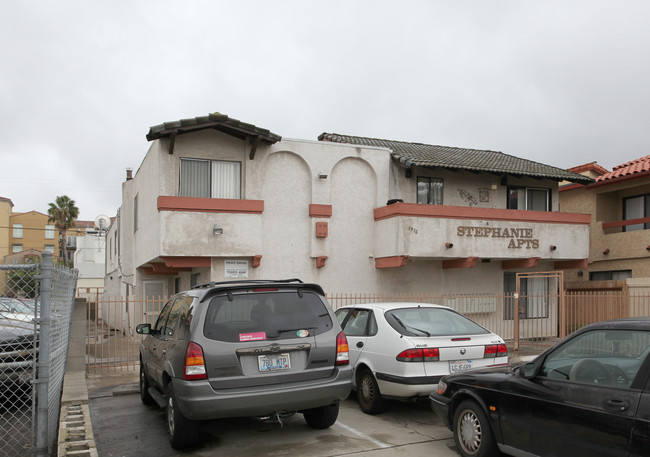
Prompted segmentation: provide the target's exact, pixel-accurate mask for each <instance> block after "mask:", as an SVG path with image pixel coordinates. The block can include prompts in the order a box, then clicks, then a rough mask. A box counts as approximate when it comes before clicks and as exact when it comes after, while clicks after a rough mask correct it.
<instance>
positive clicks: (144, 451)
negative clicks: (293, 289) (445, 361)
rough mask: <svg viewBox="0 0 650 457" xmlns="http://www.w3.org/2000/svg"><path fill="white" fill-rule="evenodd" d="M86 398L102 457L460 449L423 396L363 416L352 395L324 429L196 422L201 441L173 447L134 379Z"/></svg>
mask: <svg viewBox="0 0 650 457" xmlns="http://www.w3.org/2000/svg"><path fill="white" fill-rule="evenodd" d="M91 384H92V383H91ZM89 397H90V400H89V407H90V415H91V419H92V427H93V431H94V436H95V443H96V446H97V451H98V454H99V455H100V456H102V457H110V456H124V457H128V456H143V455H156V456H159V457H167V456H176V455H196V456H204V455H206V456H207V455H255V456H259V457H263V456H282V455H309V456H318V457H327V456H345V455H355V456H397V455H403V456H409V457H411V456H415V457H417V456H427V457H447V456H448V457H455V456H458V454H457V453H456V452H455V450H454V444H453V438H452V435H451V432H449V430H447V429H446V428H445V427H444V426H443V425H442V423H441V422H440V421H439V420H438V418H437V417H436V416H435V415H434V414H433V412H432V411H431V409H430V407H429V405H428V403H426V402H422V403H401V402H391V403H390V405H389V408H388V410H387V411H386V412H385V413H383V414H381V415H377V416H369V415H367V414H364V413H362V412H361V411H360V410H359V406H358V404H357V402H356V400H355V399H353V398H348V399H347V400H345V401H344V402H343V403H342V405H341V410H340V414H339V419H338V421H337V423H336V424H335V425H334V426H332V427H331V428H329V429H326V430H314V429H311V428H309V427H308V426H307V424H306V423H305V421H304V419H303V417H302V415H301V414H295V415H294V416H292V417H290V418H286V419H284V420H283V421H282V423H279V422H277V421H263V420H258V419H253V418H241V419H223V420H214V421H209V422H205V423H202V424H201V425H200V427H201V432H200V438H201V443H200V444H197V446H196V447H195V448H193V449H191V450H189V451H184V452H179V451H174V450H173V449H172V448H171V447H170V446H169V443H168V441H167V435H166V428H165V417H164V413H163V411H162V410H158V409H155V408H150V407H146V406H144V405H142V404H141V403H140V398H139V395H138V394H137V384H135V383H133V384H128V385H126V386H124V385H122V386H119V387H118V388H110V387H103V388H102V387H99V388H96V389H93V388H92V387H90V389H89Z"/></svg>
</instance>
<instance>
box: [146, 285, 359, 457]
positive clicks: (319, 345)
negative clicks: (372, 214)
mask: <svg viewBox="0 0 650 457" xmlns="http://www.w3.org/2000/svg"><path fill="white" fill-rule="evenodd" d="M136 331H137V333H140V334H144V335H147V336H146V338H145V339H144V340H143V342H142V345H141V347H140V395H141V399H142V402H143V403H145V404H153V403H157V404H158V405H159V406H160V407H161V408H165V409H166V416H167V426H168V432H169V441H170V443H171V445H172V447H174V448H183V447H188V446H193V445H196V444H198V443H197V441H198V427H196V426H195V425H196V424H195V423H194V422H195V421H199V420H209V419H217V418H224V417H243V416H262V417H269V416H271V417H272V416H275V417H278V418H279V417H280V416H281V415H283V414H285V413H292V412H301V413H302V414H303V416H304V418H305V421H306V422H307V424H308V425H310V426H311V427H313V428H327V427H329V426H331V425H332V424H334V423H335V422H336V419H337V417H338V411H339V401H340V400H342V399H344V398H345V397H347V396H348V394H349V393H350V389H351V386H352V368H351V367H350V365H349V355H348V344H347V339H346V337H345V334H344V333H343V331H342V330H341V327H340V325H339V323H338V320H337V319H336V317H335V316H334V314H333V311H332V309H331V307H330V305H329V303H328V302H327V300H326V299H325V294H324V292H323V289H322V288H321V287H320V286H318V285H316V284H307V283H303V282H302V281H300V280H298V279H289V280H270V281H267V280H242V281H231V282H218V283H209V284H202V285H199V286H196V287H194V288H192V289H191V290H189V291H186V292H182V293H179V294H177V295H175V296H173V297H172V298H171V299H170V300H169V301H168V302H167V303H166V304H165V306H164V307H163V309H162V310H161V312H160V315H159V316H158V319H157V320H156V322H155V324H154V325H153V326H152V325H151V324H141V325H138V326H137V329H136Z"/></svg>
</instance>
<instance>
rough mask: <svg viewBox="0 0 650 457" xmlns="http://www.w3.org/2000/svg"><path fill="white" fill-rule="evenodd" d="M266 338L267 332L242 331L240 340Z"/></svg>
mask: <svg viewBox="0 0 650 457" xmlns="http://www.w3.org/2000/svg"><path fill="white" fill-rule="evenodd" d="M265 339H266V332H254V333H240V334H239V341H260V340H265Z"/></svg>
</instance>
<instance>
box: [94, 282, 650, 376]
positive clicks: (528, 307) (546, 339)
mask: <svg viewBox="0 0 650 457" xmlns="http://www.w3.org/2000/svg"><path fill="white" fill-rule="evenodd" d="M327 299H328V301H329V303H330V305H331V306H332V308H333V309H338V308H340V307H341V306H344V305H350V304H358V303H372V302H416V303H436V304H440V305H444V306H449V307H450V308H453V309H455V310H456V311H458V312H460V313H461V314H464V315H466V316H468V317H469V318H471V319H472V320H473V321H475V322H477V323H478V324H480V325H482V326H483V327H485V328H488V329H490V330H492V331H493V332H495V333H497V334H498V335H500V336H501V337H502V338H504V340H505V341H506V342H507V343H508V346H509V347H510V350H511V351H513V350H516V351H520V353H529V354H536V353H540V352H542V351H543V350H545V349H546V348H548V347H550V346H552V345H553V344H554V343H555V342H557V341H558V340H559V339H560V338H562V337H563V336H565V335H568V334H569V333H571V332H573V331H575V330H578V329H579V328H581V327H583V326H585V325H587V324H590V323H593V322H599V321H603V320H608V319H616V318H620V317H627V316H650V294H648V293H647V292H644V293H639V294H635V295H630V294H628V293H625V292H620V291H619V292H611V291H606V292H602V291H598V292H588V293H587V292H584V293H582V292H564V293H556V294H521V295H519V296H517V297H516V300H515V294H446V295H427V294H376V293H333V294H328V295H327ZM165 302H166V298H165V297H156V298H149V299H140V298H135V297H128V298H126V299H125V298H120V297H117V298H106V297H104V298H100V299H99V300H98V301H97V302H96V303H89V304H88V345H87V358H86V360H87V370H88V372H91V373H107V372H116V371H130V370H135V369H137V368H138V363H139V352H138V348H139V346H140V343H141V342H142V338H143V337H142V336H141V335H138V334H136V333H135V327H136V326H137V325H138V324H140V323H144V322H149V323H154V322H155V319H156V316H157V315H158V314H159V312H160V309H161V308H162V306H163V305H164V304H165ZM516 304H517V305H516ZM515 306H518V310H519V316H518V319H515V309H516V308H515Z"/></svg>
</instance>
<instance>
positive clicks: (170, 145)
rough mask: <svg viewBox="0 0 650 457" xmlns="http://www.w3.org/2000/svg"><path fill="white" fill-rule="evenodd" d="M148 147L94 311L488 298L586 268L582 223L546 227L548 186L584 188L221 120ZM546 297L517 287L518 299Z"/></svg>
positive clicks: (580, 218) (422, 147) (563, 173)
mask: <svg viewBox="0 0 650 457" xmlns="http://www.w3.org/2000/svg"><path fill="white" fill-rule="evenodd" d="M147 139H148V140H149V141H151V142H152V144H151V147H150V149H149V151H148V152H147V154H146V156H145V157H144V160H143V162H142V164H141V166H140V168H139V169H138V171H137V174H136V175H135V176H132V173H131V171H130V170H127V179H126V181H125V182H124V183H123V184H122V195H123V197H122V205H121V207H120V209H119V211H118V213H117V216H116V219H115V223H114V224H112V226H111V229H110V230H109V233H108V235H107V253H106V263H107V267H106V269H107V277H106V291H107V294H108V295H113V296H126V295H130V294H135V295H136V296H140V297H145V296H154V295H163V296H164V295H168V294H172V293H174V292H177V291H180V290H184V289H187V288H189V287H190V286H193V285H195V284H197V283H204V282H209V281H223V280H227V279H229V278H233V279H235V278H242V279H244V278H248V279H256V278H266V279H273V278H291V277H298V278H301V279H302V280H304V281H309V282H317V283H319V284H321V285H323V287H324V288H325V290H326V291H327V292H328V293H334V292H377V293H415V292H417V293H427V294H451V293H460V294H495V293H496V294H499V293H500V294H503V293H504V292H510V291H514V287H515V273H517V272H547V271H560V270H565V269H572V268H585V267H586V264H587V256H588V253H589V223H590V216H589V215H585V214H579V213H582V212H583V211H577V212H576V213H574V214H566V213H561V212H559V211H558V204H559V198H558V182H560V181H563V180H567V181H570V182H575V183H579V184H589V183H591V182H593V180H592V179H591V178H589V177H586V176H583V175H580V174H577V173H574V172H570V171H567V170H562V169H559V168H555V167H551V166H548V165H544V164H541V163H537V162H533V161H529V160H525V159H521V158H518V157H514V156H511V155H507V154H503V153H501V152H494V151H485V150H473V149H462V148H454V147H442V146H432V145H426V144H419V143H406V142H397V141H389V140H377V139H372V138H363V137H353V136H344V135H336V134H329V133H324V134H322V135H321V136H320V137H319V140H320V141H307V140H286V139H285V140H283V139H282V138H281V137H280V136H279V135H276V134H274V133H272V132H269V131H268V130H264V129H261V128H258V127H255V126H254V125H250V124H245V123H243V122H240V121H238V120H235V119H231V118H229V117H228V116H225V115H220V114H211V115H209V116H205V117H200V118H195V119H188V120H182V121H177V122H171V123H165V124H162V125H158V126H155V127H152V128H151V129H150V131H149V134H148V135H147ZM557 284H558V282H557V280H556V279H553V278H548V277H542V278H531V279H530V280H529V281H528V283H527V289H528V291H529V292H531V293H532V292H544V291H549V290H552V289H553V288H554V287H557ZM481 306H482V307H483V308H482V309H483V311H485V312H498V311H497V309H496V306H497V304H496V303H494V302H493V301H492V300H491V299H485V300H484V303H482V304H481ZM527 306H529V308H528V309H525V310H524V316H525V317H529V318H543V317H545V318H553V316H549V315H548V303H541V302H540V303H537V304H530V305H527ZM510 314H512V311H510ZM506 318H507V317H506Z"/></svg>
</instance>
